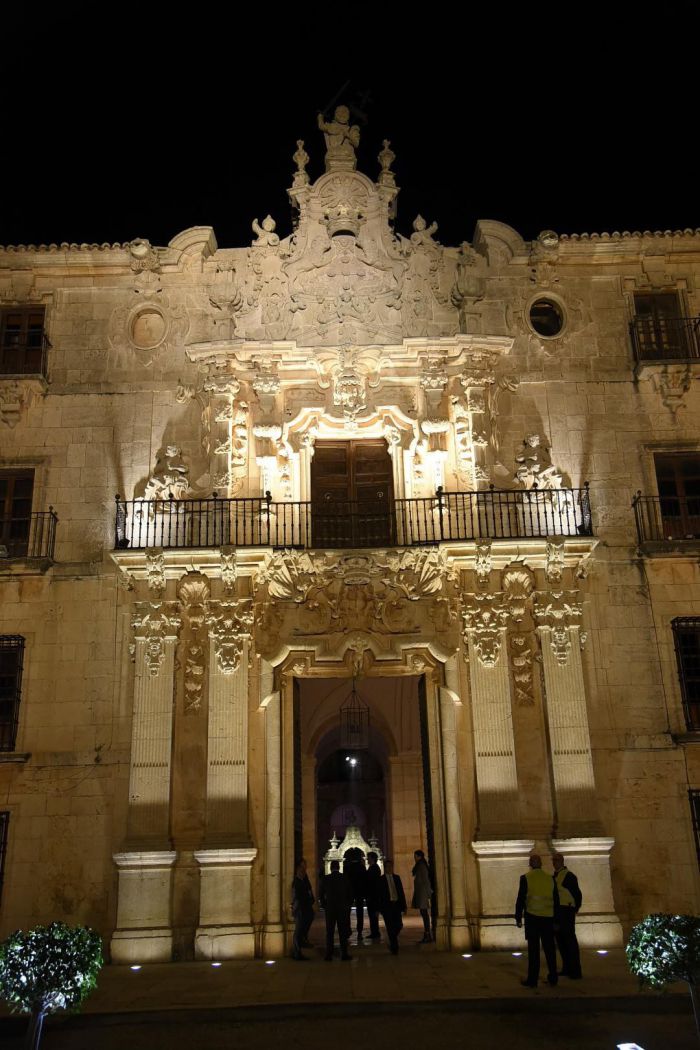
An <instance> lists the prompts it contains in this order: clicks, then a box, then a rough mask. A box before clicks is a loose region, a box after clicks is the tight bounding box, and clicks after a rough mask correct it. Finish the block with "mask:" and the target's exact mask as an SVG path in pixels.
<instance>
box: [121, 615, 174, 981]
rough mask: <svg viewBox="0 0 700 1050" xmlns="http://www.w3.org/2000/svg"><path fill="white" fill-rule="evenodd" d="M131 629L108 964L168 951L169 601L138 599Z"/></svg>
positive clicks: (162, 957)
mask: <svg viewBox="0 0 700 1050" xmlns="http://www.w3.org/2000/svg"><path fill="white" fill-rule="evenodd" d="M133 626H134V631H135V653H134V658H135V664H136V670H135V674H134V711H133V720H132V728H131V768H130V773H129V810H128V817H127V841H128V843H129V844H130V845H132V846H133V847H134V848H133V849H132V850H129V851H124V852H121V853H117V854H115V856H114V861H115V863H116V865H117V868H118V872H119V884H118V903H117V928H116V930H115V932H114V935H113V937H112V944H111V953H112V960H113V961H114V962H140V961H148V962H156V961H161V962H162V961H167V960H169V959H170V958H171V954H172V922H171V897H172V866H173V864H174V862H175V853H173V852H172V851H171V850H169V849H168V848H167V847H168V845H169V822H170V775H171V752H172V731H173V688H174V655H175V643H176V640H177V631H178V629H179V627H180V617H179V615H178V606H177V604H176V603H175V602H155V603H151V602H139V603H138V604H137V605H136V607H135V616H134V620H133Z"/></svg>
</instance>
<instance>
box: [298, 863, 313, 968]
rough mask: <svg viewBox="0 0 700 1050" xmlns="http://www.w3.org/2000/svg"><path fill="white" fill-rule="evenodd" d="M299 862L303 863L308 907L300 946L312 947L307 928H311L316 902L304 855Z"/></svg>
mask: <svg viewBox="0 0 700 1050" xmlns="http://www.w3.org/2000/svg"><path fill="white" fill-rule="evenodd" d="M301 863H302V864H303V865H304V886H305V887H306V893H307V896H308V900H309V907H308V908H307V923H306V929H305V930H304V931H303V934H302V938H301V946H302V948H313V944H312V943H311V941H310V940H309V930H310V929H311V923H312V922H313V921H314V904H315V903H316V898H315V896H314V891H313V888H312V886H311V879H310V878H309V866H308V864H307V863H306V857H302V858H301Z"/></svg>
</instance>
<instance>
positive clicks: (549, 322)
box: [530, 299, 564, 339]
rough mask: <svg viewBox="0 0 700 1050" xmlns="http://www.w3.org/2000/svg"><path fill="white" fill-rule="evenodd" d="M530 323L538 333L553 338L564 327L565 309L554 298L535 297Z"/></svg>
mask: <svg viewBox="0 0 700 1050" xmlns="http://www.w3.org/2000/svg"><path fill="white" fill-rule="evenodd" d="M530 324H531V325H532V327H533V328H534V330H535V331H536V332H537V334H538V335H541V336H543V337H544V338H545V339H553V338H554V337H555V336H557V335H560V334H561V331H562V329H563V327H564V311H563V309H562V308H561V306H560V305H559V303H557V302H555V300H554V299H535V301H534V303H533V304H532V306H531V307H530Z"/></svg>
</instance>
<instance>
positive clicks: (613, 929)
mask: <svg viewBox="0 0 700 1050" xmlns="http://www.w3.org/2000/svg"><path fill="white" fill-rule="evenodd" d="M614 844H615V840H614V839H610V838H575V839H552V848H553V850H554V851H555V852H556V853H561V854H563V856H564V859H565V862H566V866H567V868H569V869H570V870H571V871H573V873H574V875H575V876H576V878H577V879H578V882H579V886H580V888H581V893H582V894H583V905H582V907H581V911H580V912H579V913H578V915H577V917H576V937H577V938H578V942H579V944H580V945H581V947H582V948H621V947H622V945H623V944H624V937H623V933H622V926H621V924H620V920H619V919H618V917H617V915H616V914H615V902H614V901H613V893H612V883H611V881H610V852H611V850H612V848H613V846H614Z"/></svg>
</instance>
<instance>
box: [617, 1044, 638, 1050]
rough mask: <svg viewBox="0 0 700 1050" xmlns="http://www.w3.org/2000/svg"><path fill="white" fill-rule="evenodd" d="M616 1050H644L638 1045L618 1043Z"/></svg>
mask: <svg viewBox="0 0 700 1050" xmlns="http://www.w3.org/2000/svg"><path fill="white" fill-rule="evenodd" d="M617 1050H644V1047H643V1046H640V1045H639V1043H618V1044H617Z"/></svg>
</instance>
